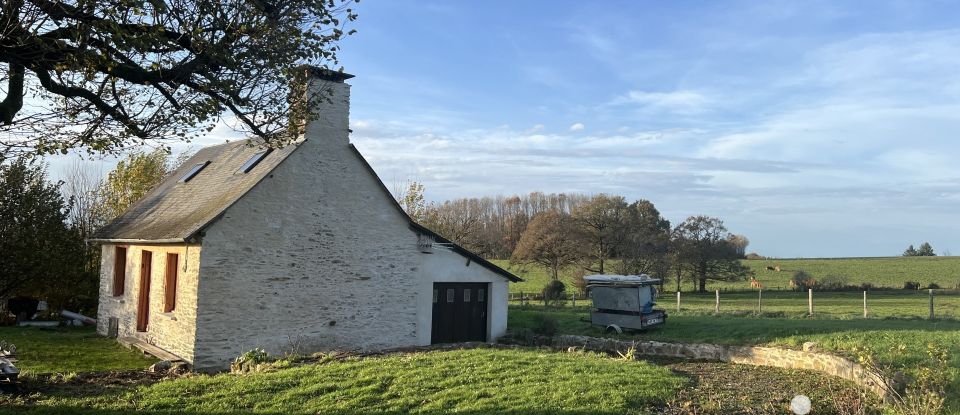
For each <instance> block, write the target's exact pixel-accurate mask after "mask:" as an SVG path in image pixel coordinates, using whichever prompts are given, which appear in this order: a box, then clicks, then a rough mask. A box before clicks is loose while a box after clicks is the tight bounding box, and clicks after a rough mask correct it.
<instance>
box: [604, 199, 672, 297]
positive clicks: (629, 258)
mask: <svg viewBox="0 0 960 415" xmlns="http://www.w3.org/2000/svg"><path fill="white" fill-rule="evenodd" d="M621 226H622V236H621V237H620V238H619V245H618V246H617V251H618V253H619V255H618V258H619V259H620V261H619V263H618V266H617V268H618V270H617V271H618V272H619V273H621V274H634V275H637V274H651V275H654V276H656V277H659V278H661V279H665V278H666V277H667V273H668V269H669V260H668V258H667V253H668V251H669V244H670V221H668V220H666V219H664V218H663V216H660V211H658V210H657V208H656V207H655V206H654V205H653V203H651V202H650V201H649V200H638V201H636V202H633V203H631V204H630V205H629V206H628V207H627V209H625V211H624V215H623V224H622V225H621Z"/></svg>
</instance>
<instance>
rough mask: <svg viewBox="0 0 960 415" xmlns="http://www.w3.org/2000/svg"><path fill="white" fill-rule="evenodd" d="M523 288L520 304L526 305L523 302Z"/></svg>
mask: <svg viewBox="0 0 960 415" xmlns="http://www.w3.org/2000/svg"><path fill="white" fill-rule="evenodd" d="M523 298H524V297H523V290H521V291H520V305H526V304H524V303H523Z"/></svg>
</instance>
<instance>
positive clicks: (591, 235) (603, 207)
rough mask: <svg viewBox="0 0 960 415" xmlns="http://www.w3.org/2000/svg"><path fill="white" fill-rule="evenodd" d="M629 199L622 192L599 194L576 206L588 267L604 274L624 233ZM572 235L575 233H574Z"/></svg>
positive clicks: (576, 217) (585, 264)
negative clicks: (621, 194) (613, 194)
mask: <svg viewBox="0 0 960 415" xmlns="http://www.w3.org/2000/svg"><path fill="white" fill-rule="evenodd" d="M626 215H627V202H626V201H624V199H623V197H622V196H609V195H605V194H599V195H596V196H593V197H591V198H590V199H589V200H587V201H586V202H585V203H583V204H581V205H579V206H577V207H576V208H574V209H573V214H572V216H573V219H574V220H575V221H576V222H577V224H578V230H579V231H580V232H579V235H578V236H580V238H581V239H582V242H583V244H582V247H584V248H585V251H584V259H585V263H584V268H586V269H587V270H589V271H592V272H597V273H600V274H603V273H604V272H605V270H606V269H605V264H606V262H607V260H608V259H609V258H610V257H611V255H612V254H613V253H615V252H616V248H617V246H618V244H619V243H620V242H621V241H622V238H623V236H624V225H625V217H626ZM571 236H572V235H571Z"/></svg>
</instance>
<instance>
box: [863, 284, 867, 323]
mask: <svg viewBox="0 0 960 415" xmlns="http://www.w3.org/2000/svg"><path fill="white" fill-rule="evenodd" d="M863 318H867V290H863Z"/></svg>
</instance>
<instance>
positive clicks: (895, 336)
mask: <svg viewBox="0 0 960 415" xmlns="http://www.w3.org/2000/svg"><path fill="white" fill-rule="evenodd" d="M542 315H547V316H550V317H552V318H553V319H555V321H556V323H557V329H558V332H559V333H566V334H581V335H588V336H601V337H602V336H612V337H619V338H626V339H642V340H658V341H667V342H688V343H716V344H739V345H772V346H783V347H791V348H799V347H801V346H802V345H803V343H805V342H808V341H812V342H816V343H817V345H818V347H820V348H823V349H825V350H830V351H834V352H836V353H838V354H841V355H845V356H847V357H849V358H851V359H854V360H856V358H857V357H858V354H859V353H860V352H867V353H869V354H870V355H872V356H873V357H874V358H876V360H877V361H878V362H880V363H881V364H883V365H885V366H887V367H888V368H889V369H890V370H891V371H892V370H903V371H905V372H906V373H908V374H910V373H915V371H916V370H917V368H918V367H920V366H921V365H923V364H925V363H926V362H927V361H928V356H927V354H926V353H927V346H928V344H935V345H939V346H942V347H945V348H947V351H948V353H949V362H948V366H949V367H948V368H945V369H943V370H945V371H946V372H947V376H948V377H949V379H950V386H949V390H948V391H947V396H948V406H949V410H950V411H951V412H950V413H954V412H960V322H958V321H955V320H940V321H925V320H918V319H896V318H887V319H846V320H844V319H836V318H831V317H816V316H814V317H812V318H778V317H769V316H734V315H730V314H720V315H710V314H704V313H698V312H696V313H695V312H687V313H684V312H681V313H670V314H669V317H668V318H667V321H666V324H664V325H663V326H660V327H658V328H655V329H651V330H648V331H646V332H639V333H630V332H628V333H624V334H610V333H606V332H605V331H604V329H603V328H601V327H595V326H592V325H591V324H590V323H589V315H590V311H589V307H569V306H568V307H560V308H554V307H543V306H536V305H526V306H519V305H514V306H511V308H510V314H509V319H510V321H509V326H510V328H511V330H518V329H534V328H535V327H536V326H537V320H538V318H539V317H540V316H542ZM585 320H586V321H585ZM858 349H859V350H858ZM864 349H865V350H864Z"/></svg>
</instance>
